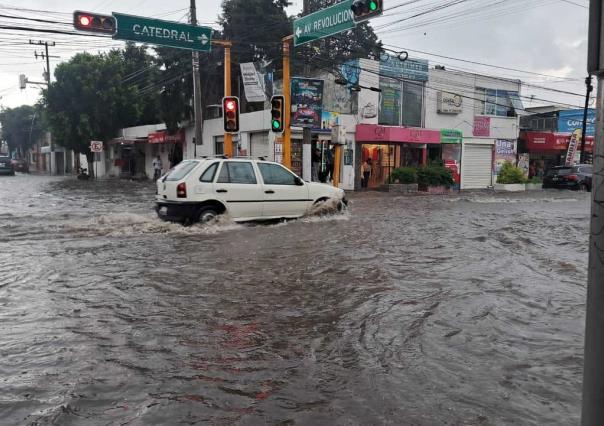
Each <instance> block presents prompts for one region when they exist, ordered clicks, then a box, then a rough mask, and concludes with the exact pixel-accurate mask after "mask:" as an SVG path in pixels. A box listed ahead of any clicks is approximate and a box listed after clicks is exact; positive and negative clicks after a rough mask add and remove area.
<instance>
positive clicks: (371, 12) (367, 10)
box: [350, 0, 384, 22]
mask: <svg viewBox="0 0 604 426" xmlns="http://www.w3.org/2000/svg"><path fill="white" fill-rule="evenodd" d="M383 3H384V2H383V0H354V1H353V2H352V6H350V9H352V13H353V14H354V22H361V21H365V20H367V19H370V18H373V17H374V16H379V15H381V14H382V13H383V12H384V4H383Z"/></svg>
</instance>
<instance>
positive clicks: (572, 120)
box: [558, 108, 596, 136]
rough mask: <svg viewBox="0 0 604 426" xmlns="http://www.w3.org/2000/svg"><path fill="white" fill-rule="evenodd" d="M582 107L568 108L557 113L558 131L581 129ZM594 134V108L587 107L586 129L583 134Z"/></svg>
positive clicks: (567, 131) (565, 131) (570, 131)
mask: <svg viewBox="0 0 604 426" xmlns="http://www.w3.org/2000/svg"><path fill="white" fill-rule="evenodd" d="M583 113H584V110H582V109H569V110H568V111H560V112H559V113H558V131H559V132H561V133H572V132H574V131H575V130H577V129H583ZM595 134H596V110H595V109H593V108H589V109H588V110H587V131H586V132H585V136H595Z"/></svg>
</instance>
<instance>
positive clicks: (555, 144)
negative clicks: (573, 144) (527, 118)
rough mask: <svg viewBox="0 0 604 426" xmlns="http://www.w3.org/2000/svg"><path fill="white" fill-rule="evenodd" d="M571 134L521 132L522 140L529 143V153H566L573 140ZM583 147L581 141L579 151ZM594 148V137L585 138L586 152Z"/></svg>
mask: <svg viewBox="0 0 604 426" xmlns="http://www.w3.org/2000/svg"><path fill="white" fill-rule="evenodd" d="M571 136H572V135H571V134H570V133H553V132H521V133H520V139H524V140H525V141H526V143H527V150H528V151H529V152H543V151H566V150H567V149H568V144H569V142H570V139H571ZM580 147H581V141H580V140H579V143H578V149H580ZM593 147H594V137H593V136H586V137H585V151H587V152H591V151H593Z"/></svg>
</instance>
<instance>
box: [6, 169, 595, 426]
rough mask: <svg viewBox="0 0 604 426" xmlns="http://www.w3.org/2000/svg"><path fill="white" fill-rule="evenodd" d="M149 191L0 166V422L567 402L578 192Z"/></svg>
mask: <svg viewBox="0 0 604 426" xmlns="http://www.w3.org/2000/svg"><path fill="white" fill-rule="evenodd" d="M153 194H154V190H153V187H152V185H151V184H149V183H133V182H118V181H112V182H80V181H77V180H75V179H73V178H48V177H42V176H25V175H18V176H17V177H15V178H10V177H7V178H4V177H2V178H0V200H1V201H0V424H2V425H13V424H15V425H21V424H24V425H124V424H128V425H176V424H300V425H322V424H325V425H334V424H336V425H338V424H340V425H381V424H393V425H407V424H408V425H443V424H448V425H462V424H463V425H466V424H469V425H474V424H476V425H508V424H518V425H524V424H529V425H541V424H556V425H571V424H578V422H579V414H580V398H581V368H582V352H583V327H584V304H585V293H586V290H585V289H586V286H585V281H586V264H587V233H588V224H587V222H588V220H589V195H587V194H580V193H571V192H557V191H553V192H550V191H546V192H543V193H534V194H521V195H516V194H514V195H510V194H507V195H498V194H492V193H470V194H461V195H459V194H454V195H450V196H446V197H412V198H404V197H396V196H395V197H393V196H388V195H385V194H379V193H365V194H354V195H352V197H351V198H352V202H351V204H352V207H351V212H350V213H349V214H347V215H339V216H328V217H309V218H305V219H302V220H298V221H293V222H289V223H279V224H270V225H252V226H243V225H237V224H232V223H229V222H228V221H223V222H221V223H218V224H216V225H212V226H209V227H199V226H194V227H190V228H183V227H181V226H179V225H171V224H165V223H162V222H159V221H158V220H157V219H156V218H155V216H154V213H153V211H152V199H153Z"/></svg>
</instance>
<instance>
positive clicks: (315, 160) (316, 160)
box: [312, 148, 321, 182]
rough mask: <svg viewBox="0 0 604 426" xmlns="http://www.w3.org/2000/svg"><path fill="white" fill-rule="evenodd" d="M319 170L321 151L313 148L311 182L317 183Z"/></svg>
mask: <svg viewBox="0 0 604 426" xmlns="http://www.w3.org/2000/svg"><path fill="white" fill-rule="evenodd" d="M320 168H321V151H319V148H315V149H314V151H313V153H312V181H313V182H319V169H320Z"/></svg>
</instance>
